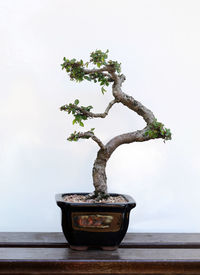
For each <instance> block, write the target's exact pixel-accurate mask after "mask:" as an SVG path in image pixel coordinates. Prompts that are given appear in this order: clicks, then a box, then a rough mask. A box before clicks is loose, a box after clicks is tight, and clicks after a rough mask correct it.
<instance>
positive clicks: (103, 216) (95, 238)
mask: <svg viewBox="0 0 200 275" xmlns="http://www.w3.org/2000/svg"><path fill="white" fill-rule="evenodd" d="M63 61H64V62H63V64H61V66H62V69H64V70H66V72H67V74H68V75H69V77H70V80H73V81H76V82H82V81H85V80H86V81H91V82H95V83H99V84H100V86H101V92H102V93H103V94H104V93H105V92H106V89H105V88H106V87H108V86H109V85H110V84H112V95H113V100H112V101H111V102H110V103H109V104H108V106H107V108H106V109H105V111H104V112H103V113H93V112H92V111H91V110H92V109H93V107H92V106H91V105H89V106H81V105H80V104H79V100H78V99H76V100H75V101H74V103H69V104H66V105H63V106H62V107H61V108H60V110H61V111H65V112H67V113H68V114H72V115H73V117H74V118H73V124H78V125H80V126H81V127H84V121H86V120H87V119H89V118H105V117H106V116H107V115H108V113H109V111H110V109H111V108H112V107H113V106H114V105H116V104H123V105H124V106H126V107H128V108H129V109H131V110H132V111H134V112H136V113H137V114H138V115H139V116H142V118H143V119H144V121H145V122H146V126H145V127H144V128H143V129H141V130H137V131H134V132H130V133H125V134H121V135H118V136H115V137H114V138H112V139H111V140H110V141H108V142H107V143H106V144H104V143H103V142H102V141H101V140H100V139H99V138H98V137H97V136H96V135H95V134H94V128H92V129H90V130H87V131H85V132H76V131H75V132H74V133H72V134H71V135H70V136H69V138H68V140H69V141H78V140H79V139H92V140H93V141H94V142H96V143H97V145H98V146H99V150H98V153H97V158H96V160H95V162H94V166H93V170H92V176H93V185H94V192H93V193H92V194H89V193H78V194H77V193H67V194H57V195H56V201H57V205H58V206H59V207H60V208H61V210H62V228H63V233H64V235H65V237H66V239H67V240H68V242H69V245H70V247H71V248H72V249H77V250H84V249H87V248H88V247H94V246H95V247H96V246H98V247H101V248H103V249H105V250H106V249H107V250H113V249H116V248H117V247H118V246H119V244H120V242H121V241H122V239H123V237H124V236H125V234H126V231H127V228H128V223H129V213H130V210H131V209H132V208H134V207H135V206H136V203H135V201H134V199H133V198H131V197H130V196H128V195H122V194H109V193H108V188H107V177H106V164H107V161H108V160H109V158H110V157H111V155H112V153H113V152H114V151H115V150H116V149H117V148H118V147H119V146H120V145H122V144H127V143H133V142H144V141H148V140H151V139H159V138H161V139H163V140H164V142H165V141H166V140H169V139H171V133H170V130H169V129H167V128H165V127H164V124H162V123H161V122H158V121H157V119H156V117H155V116H154V114H153V112H152V111H151V110H149V109H148V108H146V107H145V106H144V105H143V104H142V103H140V102H139V101H137V100H136V99H134V98H133V97H132V96H130V95H127V94H125V93H124V92H123V91H122V84H123V82H124V81H125V79H126V77H125V76H124V75H123V74H121V63H118V62H117V61H113V60H108V50H107V51H106V52H103V51H101V50H96V51H94V52H92V53H91V54H90V60H89V61H88V62H83V60H79V61H77V60H76V59H66V58H65V57H64V59H63Z"/></svg>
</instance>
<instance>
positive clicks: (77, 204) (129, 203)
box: [55, 192, 136, 208]
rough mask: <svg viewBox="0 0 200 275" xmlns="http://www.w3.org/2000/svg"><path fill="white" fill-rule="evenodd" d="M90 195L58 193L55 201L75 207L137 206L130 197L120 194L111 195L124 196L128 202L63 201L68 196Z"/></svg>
mask: <svg viewBox="0 0 200 275" xmlns="http://www.w3.org/2000/svg"><path fill="white" fill-rule="evenodd" d="M88 194H90V193H86V192H72V193H58V194H56V195H55V199H56V202H57V204H58V203H62V204H66V205H73V206H121V207H124V206H125V205H127V206H128V205H129V206H131V208H134V207H135V206H136V201H135V200H134V199H133V198H132V197H131V196H130V195H126V194H118V193H109V195H112V196H122V197H123V198H124V199H125V200H126V202H116V203H106V202H95V203H94V202H67V201H65V200H64V199H63V197H64V196H66V195H88Z"/></svg>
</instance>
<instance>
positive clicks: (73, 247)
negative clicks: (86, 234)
mask: <svg viewBox="0 0 200 275" xmlns="http://www.w3.org/2000/svg"><path fill="white" fill-rule="evenodd" d="M70 248H71V249H73V250H77V251H85V250H88V246H78V245H70Z"/></svg>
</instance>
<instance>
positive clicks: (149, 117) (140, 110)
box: [112, 74, 156, 125]
mask: <svg viewBox="0 0 200 275" xmlns="http://www.w3.org/2000/svg"><path fill="white" fill-rule="evenodd" d="M125 79H126V78H125V76H124V75H123V74H122V75H120V76H117V78H116V81H115V82H114V84H113V87H112V93H113V96H114V97H115V99H117V100H118V101H119V102H121V103H122V104H123V105H125V106H127V107H128V108H129V109H131V110H133V111H134V112H136V113H137V114H138V115H140V116H142V117H143V119H144V120H145V122H146V123H147V125H149V124H151V123H153V122H154V121H155V119H156V118H155V116H154V114H153V112H152V111H151V110H149V109H148V108H147V107H145V106H144V105H143V104H142V103H140V102H139V101H137V100H135V99H134V98H133V97H132V96H129V95H127V94H125V93H124V92H122V90H121V85H122V83H123V82H124V80H125Z"/></svg>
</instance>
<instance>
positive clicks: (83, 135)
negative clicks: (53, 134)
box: [68, 130, 105, 149]
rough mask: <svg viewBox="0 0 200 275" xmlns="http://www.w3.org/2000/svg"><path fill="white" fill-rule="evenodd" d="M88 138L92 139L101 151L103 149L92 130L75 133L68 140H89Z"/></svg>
mask: <svg viewBox="0 0 200 275" xmlns="http://www.w3.org/2000/svg"><path fill="white" fill-rule="evenodd" d="M89 138H91V139H93V140H94V141H95V142H96V143H97V144H98V145H99V147H100V148H101V149H105V146H104V144H103V143H102V141H101V140H100V139H99V138H97V137H96V136H95V134H94V133H93V131H92V130H91V131H87V132H78V133H77V132H76V131H75V132H74V133H72V134H71V135H70V136H69V138H68V140H69V141H77V140H79V139H89Z"/></svg>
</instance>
